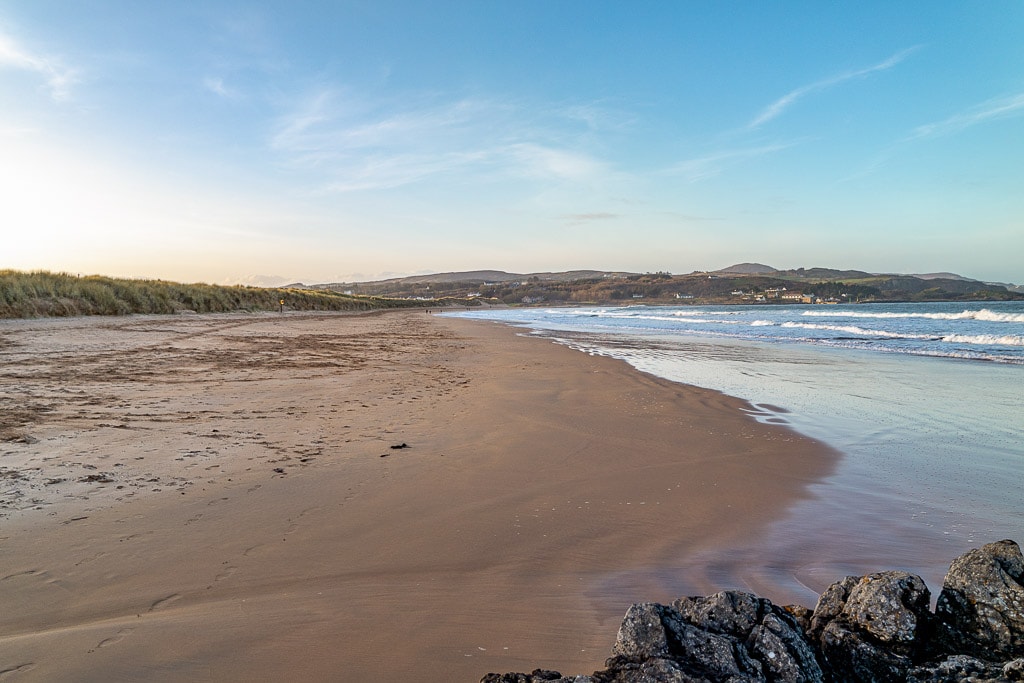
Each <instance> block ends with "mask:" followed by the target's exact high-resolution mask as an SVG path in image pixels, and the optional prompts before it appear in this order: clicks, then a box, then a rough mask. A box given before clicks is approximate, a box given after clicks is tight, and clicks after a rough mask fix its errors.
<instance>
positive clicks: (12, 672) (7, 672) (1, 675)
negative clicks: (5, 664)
mask: <svg viewBox="0 0 1024 683" xmlns="http://www.w3.org/2000/svg"><path fill="white" fill-rule="evenodd" d="M34 668H36V665H35V662H28V663H26V664H19V665H18V666H12V667H10V668H7V669H3V670H2V671H0V681H6V680H7V679H9V678H14V677H15V676H17V675H18V674H23V673H26V672H28V671H31V670H32V669H34Z"/></svg>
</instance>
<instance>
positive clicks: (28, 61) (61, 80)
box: [0, 31, 77, 102]
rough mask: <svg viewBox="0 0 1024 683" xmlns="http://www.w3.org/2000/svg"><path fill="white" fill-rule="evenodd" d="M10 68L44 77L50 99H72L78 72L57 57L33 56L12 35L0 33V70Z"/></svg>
mask: <svg viewBox="0 0 1024 683" xmlns="http://www.w3.org/2000/svg"><path fill="white" fill-rule="evenodd" d="M2 67H8V68H13V69H21V70H24V71H31V72H33V73H36V74H38V75H40V76H42V77H43V79H44V80H45V82H46V88H47V89H48V90H49V92H50V97H51V98H53V100H54V101H56V102H63V101H66V100H68V99H70V97H71V86H72V85H74V83H75V82H76V80H77V75H76V71H75V69H73V68H70V67H67V66H65V65H64V63H63V62H62V61H61V60H60V59H59V58H57V57H51V56H46V55H39V54H33V53H32V52H30V51H28V50H26V49H25V48H23V47H22V46H21V45H19V44H18V41H16V40H15V39H14V38H12V37H11V36H10V35H7V34H5V33H4V32H2V31H0V68H2Z"/></svg>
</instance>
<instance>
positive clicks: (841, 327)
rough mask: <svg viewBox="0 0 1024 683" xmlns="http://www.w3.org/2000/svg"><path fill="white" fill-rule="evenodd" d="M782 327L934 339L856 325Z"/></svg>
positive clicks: (789, 323) (794, 324)
mask: <svg viewBox="0 0 1024 683" xmlns="http://www.w3.org/2000/svg"><path fill="white" fill-rule="evenodd" d="M781 327H789V328H798V329H802V330H827V331H829V332H846V333H847V334H856V335H859V336H862V337H886V338H889V339H934V336H933V335H930V334H904V333H901V332H889V331H888V330H869V329H865V328H863V327H857V326H856V325H822V324H820V323H795V322H784V323H782V325H781Z"/></svg>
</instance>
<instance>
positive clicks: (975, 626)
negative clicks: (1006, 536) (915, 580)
mask: <svg viewBox="0 0 1024 683" xmlns="http://www.w3.org/2000/svg"><path fill="white" fill-rule="evenodd" d="M935 614H936V616H937V617H938V619H939V621H940V622H941V629H940V630H941V638H942V641H943V645H944V647H945V648H946V649H948V650H953V651H960V652H964V653H966V654H970V655H973V656H975V657H980V658H982V659H992V660H994V659H1000V658H1002V659H1007V658H1011V657H1021V656H1024V557H1022V556H1021V551H1020V546H1018V545H1017V544H1016V543H1015V542H1014V541H1009V540H1006V541H999V542H997V543H989V544H988V545H985V546H982V547H981V548H979V549H977V550H971V551H970V552H968V553H966V554H964V555H962V556H960V557H958V558H957V559H956V560H954V561H953V564H952V565H950V567H949V572H948V573H947V574H946V578H945V580H944V581H943V584H942V592H941V593H940V594H939V598H938V600H937V602H936V605H935Z"/></svg>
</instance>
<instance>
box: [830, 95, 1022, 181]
mask: <svg viewBox="0 0 1024 683" xmlns="http://www.w3.org/2000/svg"><path fill="white" fill-rule="evenodd" d="M1022 115H1024V93H1017V94H1016V95H1010V96H1008V97H997V98H993V99H990V100H986V101H984V102H982V103H980V104H976V105H975V106H973V107H971V108H969V109H967V110H966V111H962V112H960V113H958V114H954V115H952V116H950V117H949V118H946V119H943V120H941V121H935V122H933V123H926V124H924V125H921V126H918V127H916V128H914V129H913V130H912V131H911V132H910V134H909V135H907V136H906V137H904V138H902V139H899V140H897V141H895V142H893V143H892V144H890V145H889V146H888V147H886V148H885V149H883V150H881V151H880V152H879V153H878V154H877V155H876V156H875V158H874V159H872V160H871V161H870V162H869V163H868V164H866V165H865V166H864V167H863V168H861V169H859V170H857V171H855V172H854V173H851V174H850V175H848V176H847V177H845V178H842V179H841V180H842V181H843V182H845V181H849V180H856V179H859V178H863V177H866V176H869V175H871V174H873V173H875V172H876V171H877V170H878V169H880V168H882V167H883V166H885V165H886V164H888V163H889V161H890V160H891V159H892V158H893V157H896V156H898V155H899V154H901V153H902V151H903V150H905V149H906V148H907V147H909V146H911V145H913V144H915V143H917V142H920V141H923V140H928V139H932V138H939V137H944V136H947V135H955V134H956V133H959V132H960V131H962V130H966V129H967V128H972V127H974V126H977V125H981V124H983V123H988V122H990V121H996V120H999V119H1006V118H1010V117H1013V116H1022Z"/></svg>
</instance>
